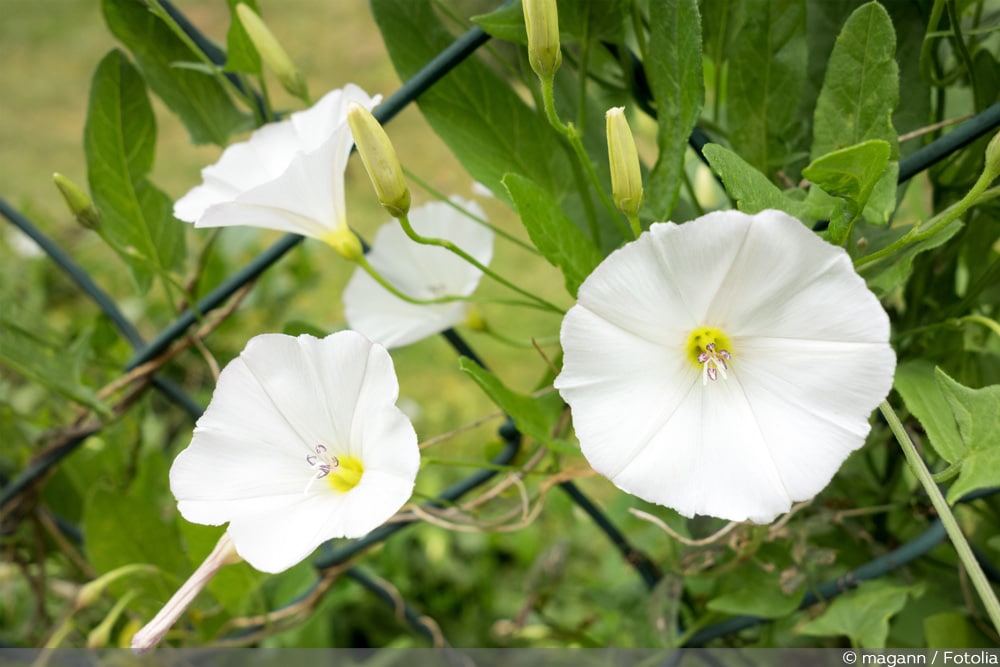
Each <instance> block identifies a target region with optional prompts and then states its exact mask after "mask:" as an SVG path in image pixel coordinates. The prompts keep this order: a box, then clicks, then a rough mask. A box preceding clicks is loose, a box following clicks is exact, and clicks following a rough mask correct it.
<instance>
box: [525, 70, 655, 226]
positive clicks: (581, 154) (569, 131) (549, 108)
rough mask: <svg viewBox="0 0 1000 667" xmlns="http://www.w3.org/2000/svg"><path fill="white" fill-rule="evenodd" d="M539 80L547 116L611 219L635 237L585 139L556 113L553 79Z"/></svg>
mask: <svg viewBox="0 0 1000 667" xmlns="http://www.w3.org/2000/svg"><path fill="white" fill-rule="evenodd" d="M539 81H541V83H542V105H543V106H544V107H545V117H546V118H547V119H548V121H549V125H551V126H552V127H553V128H554V129H555V130H556V131H557V132H559V134H561V135H563V137H565V138H566V141H568V142H569V145H570V146H572V147H573V152H574V153H576V159H577V162H579V163H580V165H581V166H582V167H583V169H584V171H585V172H586V174H587V178H588V179H589V180H590V184H591V186H592V187H593V188H594V191H595V192H596V193H597V196H598V197H600V198H601V203H602V204H604V208H606V209H607V210H608V213H610V214H611V219H612V220H614V221H615V224H616V225H618V230H619V231H620V232H621V233H622V236H623V237H624V238H626V239H630V240H631V239H634V238H636V237H637V236H638V233H633V231H632V230H630V229H629V228H628V227H626V226H625V222H624V221H623V220H622V216H621V214H620V213H619V211H618V209H617V208H616V207H615V205H614V202H612V201H611V198H610V197H609V196H608V193H607V192H605V191H604V188H603V187H601V181H600V179H599V178H597V172H596V171H594V163H593V162H591V160H590V156H589V155H587V150H586V149H585V148H584V147H583V140H582V139H580V133H579V132H577V130H576V128H575V127H573V125H572V124H569V125H564V124H563V122H562V121H561V120H559V115H558V114H557V113H556V100H555V92H554V90H553V86H552V79H551V78H549V79H545V78H541V77H539Z"/></svg>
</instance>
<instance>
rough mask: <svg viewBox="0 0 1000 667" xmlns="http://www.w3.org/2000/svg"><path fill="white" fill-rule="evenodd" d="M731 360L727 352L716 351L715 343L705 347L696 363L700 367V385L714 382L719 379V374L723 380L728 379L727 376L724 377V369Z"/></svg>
mask: <svg viewBox="0 0 1000 667" xmlns="http://www.w3.org/2000/svg"><path fill="white" fill-rule="evenodd" d="M731 358H732V355H731V354H729V350H716V347H715V343H709V344H708V345H706V346H705V351H704V352H702V353H701V354H699V355H698V363H699V364H701V367H702V372H701V383H702V384H703V385H705V384H708V381H709V380H711V381H712V382H715V381H716V380H718V379H719V374H720V373H721V374H722V379H723V380H727V379H729V376H728V375H726V369H727V368H729V366H727V365H726V362H727V361H729V360H730V359H731Z"/></svg>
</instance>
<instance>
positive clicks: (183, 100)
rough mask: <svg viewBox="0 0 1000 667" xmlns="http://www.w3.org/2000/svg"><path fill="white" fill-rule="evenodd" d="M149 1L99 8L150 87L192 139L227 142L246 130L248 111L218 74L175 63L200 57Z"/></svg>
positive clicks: (113, 2)
mask: <svg viewBox="0 0 1000 667" xmlns="http://www.w3.org/2000/svg"><path fill="white" fill-rule="evenodd" d="M148 4H149V3H147V2H145V0H103V1H102V5H101V7H102V10H103V12H104V19H105V20H106V21H107V23H108V28H109V29H110V30H111V32H112V33H114V35H115V37H117V38H118V39H119V40H121V42H122V44H124V45H125V46H126V47H127V48H128V49H129V51H130V52H131V53H132V55H133V56H134V57H135V59H136V62H137V63H138V64H139V67H140V69H142V73H143V76H144V77H145V79H146V81H148V82H149V86H150V88H152V89H153V90H154V91H155V92H156V94H157V95H159V96H160V98H161V99H162V100H163V101H164V102H165V103H166V105H167V106H168V107H170V108H171V110H173V112H174V113H176V114H177V116H178V117H179V118H180V119H181V121H182V122H183V123H184V126H185V127H186V128H187V130H188V132H189V133H190V134H191V141H193V142H194V143H196V144H201V143H207V142H211V143H213V144H218V145H219V146H223V145H225V143H226V141H227V140H228V139H229V137H230V136H232V135H233V134H235V133H236V132H240V131H242V130H245V129H247V125H248V117H247V115H246V114H245V113H241V112H240V111H239V110H238V109H237V108H236V106H235V105H234V104H233V101H232V100H231V99H230V97H229V95H228V94H227V92H226V91H225V89H224V88H223V87H222V85H221V84H220V82H219V80H218V79H217V78H215V77H212V76H208V75H206V74H204V73H203V72H200V71H197V70H195V69H188V68H182V67H178V66H177V65H178V63H200V62H202V60H201V59H200V58H199V57H198V55H197V54H196V53H195V52H194V51H193V50H192V48H191V47H190V46H189V45H188V44H187V43H185V42H184V41H183V40H182V39H181V38H179V37H178V36H177V34H176V33H175V32H174V30H173V29H171V27H170V26H169V25H168V24H167V23H166V22H165V21H163V19H162V18H161V17H160V16H159V15H157V14H156V13H155V12H153V11H150V8H149V7H148ZM157 4H158V3H157Z"/></svg>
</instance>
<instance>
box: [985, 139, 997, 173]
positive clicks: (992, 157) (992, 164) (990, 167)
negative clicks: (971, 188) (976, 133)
mask: <svg viewBox="0 0 1000 667" xmlns="http://www.w3.org/2000/svg"><path fill="white" fill-rule="evenodd" d="M985 169H986V171H987V172H988V173H989V174H990V175H991V179H990V180H991V181H992V179H993V178H996V177H997V176H998V175H1000V132H997V133H996V134H994V135H993V138H992V139H990V143H989V144H987V145H986V165H985Z"/></svg>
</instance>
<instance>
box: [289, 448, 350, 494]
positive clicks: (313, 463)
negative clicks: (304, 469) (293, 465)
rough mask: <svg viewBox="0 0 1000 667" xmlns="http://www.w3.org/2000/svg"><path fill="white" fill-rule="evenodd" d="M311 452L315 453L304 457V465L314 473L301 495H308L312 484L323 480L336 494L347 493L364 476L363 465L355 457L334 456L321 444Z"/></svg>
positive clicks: (346, 455) (348, 455)
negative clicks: (307, 465) (306, 464)
mask: <svg viewBox="0 0 1000 667" xmlns="http://www.w3.org/2000/svg"><path fill="white" fill-rule="evenodd" d="M313 451H314V452H315V453H313V454H310V455H309V456H307V457H306V463H308V464H309V467H310V468H312V469H313V470H315V471H316V473H315V474H314V475H313V476H312V477H310V478H309V483H308V484H306V488H305V491H303V493H309V489H311V488H312V485H313V482H315V481H316V480H317V479H324V478H325V479H326V481H327V483H328V484H329V485H330V488H331V489H333V490H334V491H336V492H337V493H347V492H348V491H350V490H351V489H353V488H354V487H356V486H357V485H358V483H359V482H360V481H361V477H362V476H363V475H364V474H365V464H364V463H362V462H361V459H359V458H358V457H356V456H351V455H350V454H345V455H344V456H334V455H333V454H332V453H331V452H330V450H329V449H328V448H327V446H326V445H324V444H323V443H319V444H317V445H316V448H315V449H314V450H313Z"/></svg>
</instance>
